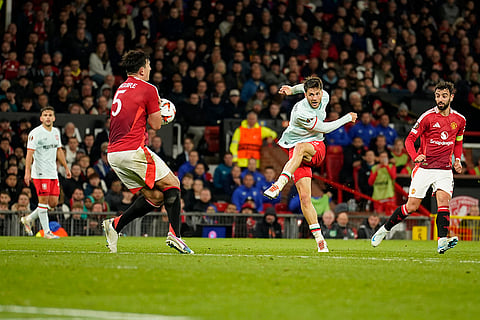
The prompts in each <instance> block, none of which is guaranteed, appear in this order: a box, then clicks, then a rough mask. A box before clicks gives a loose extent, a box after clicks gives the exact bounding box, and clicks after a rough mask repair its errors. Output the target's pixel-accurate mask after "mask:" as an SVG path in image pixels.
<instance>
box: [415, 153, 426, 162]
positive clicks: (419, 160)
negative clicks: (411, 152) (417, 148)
mask: <svg viewBox="0 0 480 320" xmlns="http://www.w3.org/2000/svg"><path fill="white" fill-rule="evenodd" d="M426 158H427V157H425V155H424V154H419V155H418V156H417V157H416V158H415V163H419V162H423V161H425V159H426Z"/></svg>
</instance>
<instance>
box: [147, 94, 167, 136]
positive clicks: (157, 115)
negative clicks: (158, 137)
mask: <svg viewBox="0 0 480 320" xmlns="http://www.w3.org/2000/svg"><path fill="white" fill-rule="evenodd" d="M147 94H148V95H149V96H148V98H146V102H147V103H146V109H147V110H146V111H147V114H148V119H147V122H148V124H149V125H150V127H152V129H154V130H158V129H160V128H161V127H162V120H163V118H162V112H161V110H160V105H161V102H162V100H161V99H160V96H159V94H158V91H157V90H156V89H154V88H151V90H147Z"/></svg>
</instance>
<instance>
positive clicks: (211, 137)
mask: <svg viewBox="0 0 480 320" xmlns="http://www.w3.org/2000/svg"><path fill="white" fill-rule="evenodd" d="M204 138H205V141H206V142H207V145H208V149H207V150H208V151H209V152H212V153H216V152H218V151H220V127H219V126H206V127H205V133H204Z"/></svg>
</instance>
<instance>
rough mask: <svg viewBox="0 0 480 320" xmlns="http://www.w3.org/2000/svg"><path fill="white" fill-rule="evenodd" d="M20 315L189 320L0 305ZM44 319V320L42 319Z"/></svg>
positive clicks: (3, 309)
mask: <svg viewBox="0 0 480 320" xmlns="http://www.w3.org/2000/svg"><path fill="white" fill-rule="evenodd" d="M2 312H3V313H18V314H35V315H48V316H58V317H68V319H72V317H75V319H114V320H127V319H128V320H146V319H149V320H187V319H189V318H187V317H183V316H163V315H158V314H146V313H129V312H112V311H99V310H88V309H68V308H40V307H28V306H16V305H0V313H2ZM42 319H44V318H42Z"/></svg>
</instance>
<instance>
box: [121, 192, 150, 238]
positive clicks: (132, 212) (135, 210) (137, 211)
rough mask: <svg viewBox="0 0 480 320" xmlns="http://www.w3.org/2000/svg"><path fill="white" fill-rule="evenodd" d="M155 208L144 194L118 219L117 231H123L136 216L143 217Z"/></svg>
mask: <svg viewBox="0 0 480 320" xmlns="http://www.w3.org/2000/svg"><path fill="white" fill-rule="evenodd" d="M154 209H155V207H154V206H152V205H151V204H150V203H148V202H147V200H146V199H145V197H144V196H143V194H142V195H141V196H140V197H138V198H137V200H135V202H133V203H132V205H131V206H130V207H129V208H128V209H127V210H125V212H124V213H123V214H122V215H121V216H120V219H118V223H117V225H116V226H114V228H115V230H116V231H117V232H120V231H122V229H123V227H125V226H126V225H127V224H129V223H130V222H132V221H133V220H135V219H136V218H140V217H143V216H144V215H146V214H147V213H149V212H151V211H153V210H154Z"/></svg>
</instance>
